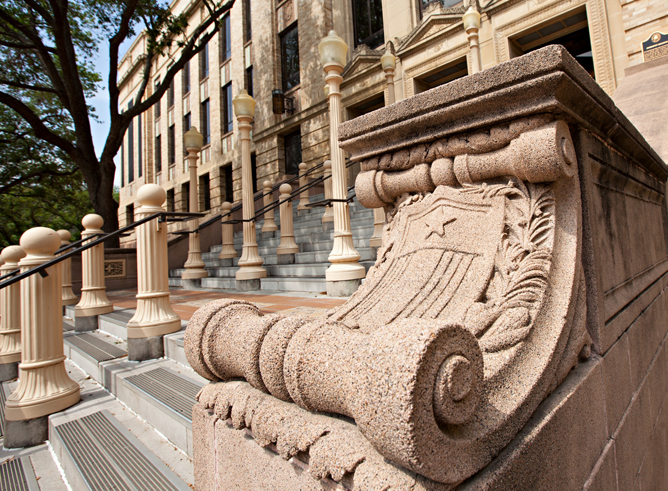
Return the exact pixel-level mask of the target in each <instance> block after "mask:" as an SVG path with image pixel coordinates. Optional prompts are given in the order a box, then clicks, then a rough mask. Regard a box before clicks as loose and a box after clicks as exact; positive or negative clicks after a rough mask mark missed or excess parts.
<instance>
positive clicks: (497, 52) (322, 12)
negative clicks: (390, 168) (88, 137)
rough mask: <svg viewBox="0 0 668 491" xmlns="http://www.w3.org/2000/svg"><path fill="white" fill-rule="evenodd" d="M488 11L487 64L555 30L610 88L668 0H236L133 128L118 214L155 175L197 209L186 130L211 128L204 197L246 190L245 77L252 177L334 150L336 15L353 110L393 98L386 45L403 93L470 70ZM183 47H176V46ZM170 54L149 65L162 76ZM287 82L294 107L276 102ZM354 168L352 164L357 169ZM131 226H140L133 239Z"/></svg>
mask: <svg viewBox="0 0 668 491" xmlns="http://www.w3.org/2000/svg"><path fill="white" fill-rule="evenodd" d="M471 5H472V6H474V7H476V8H477V9H478V11H479V12H480V13H481V28H480V31H479V44H480V56H481V64H482V68H483V69H484V68H488V67H491V66H493V65H496V64H498V63H502V62H504V61H507V60H509V59H511V58H514V57H516V56H520V55H522V54H524V53H527V52H530V51H533V50H535V49H538V48H540V47H543V46H545V45H547V44H555V43H556V44H563V45H564V46H565V47H566V48H567V49H568V50H569V52H571V54H573V55H574V56H575V57H576V59H577V60H578V61H579V62H580V63H581V65H582V66H583V67H584V68H585V69H586V70H587V71H588V72H589V73H590V74H591V75H592V77H594V78H595V80H596V81H597V82H598V83H599V84H600V86H601V87H602V88H603V89H604V90H605V91H606V92H607V93H608V94H610V95H612V94H613V93H614V92H615V89H616V87H617V85H618V84H619V82H620V80H621V79H622V78H623V77H624V73H625V69H626V68H628V67H631V66H634V65H638V64H640V63H643V53H642V48H641V46H642V42H643V41H646V40H647V39H649V38H650V36H652V34H653V33H656V32H663V33H666V32H668V2H665V1H664V0H490V1H486V2H484V1H483V2H481V3H476V0H464V1H457V0H436V1H434V0H432V1H429V0H252V1H251V0H237V1H236V2H235V4H234V7H233V8H232V9H231V11H230V13H229V14H228V15H227V16H226V17H225V18H224V19H223V20H222V21H221V30H220V33H219V34H218V35H216V36H214V38H213V39H212V40H211V41H210V42H209V44H208V46H207V48H206V49H205V50H204V51H202V52H201V53H200V54H198V55H196V56H195V57H194V58H193V59H192V60H191V61H190V63H189V64H188V66H186V68H185V69H183V70H182V73H181V75H180V76H177V77H175V79H174V81H173V83H172V85H171V87H170V89H169V90H168V92H167V93H166V94H165V96H164V97H163V98H162V100H161V102H160V104H159V105H156V106H154V107H153V109H152V110H150V111H147V112H146V113H144V114H142V115H141V117H137V118H136V119H135V121H133V123H132V124H131V126H130V127H129V128H128V131H127V134H126V135H125V138H124V141H123V145H122V148H121V151H120V152H119V156H118V157H117V165H119V166H120V172H121V191H120V208H119V218H120V225H121V226H123V225H125V224H127V223H130V222H131V221H133V213H134V207H135V200H136V194H137V190H138V189H139V187H141V185H143V184H145V183H150V182H154V183H157V184H160V185H161V186H163V187H164V188H165V189H166V191H167V207H168V209H169V210H174V211H188V194H189V184H188V180H189V176H188V169H187V163H186V159H185V158H184V157H185V149H184V146H183V134H184V133H185V131H187V130H188V129H189V127H190V126H191V125H192V126H196V127H197V128H198V129H199V130H200V132H201V133H202V134H203V135H204V147H203V149H202V157H201V160H200V163H199V167H198V175H199V210H193V211H205V212H207V213H216V212H218V211H219V210H220V206H221V204H222V203H223V202H224V201H230V202H236V201H239V200H240V199H241V156H240V153H239V147H240V145H239V140H238V132H237V130H236V125H237V123H236V121H235V119H234V115H233V111H232V99H233V97H235V96H236V95H237V94H238V93H239V91H240V90H241V89H246V90H247V91H248V92H249V93H250V94H251V95H252V96H253V97H254V98H255V100H256V102H257V105H256V116H255V121H254V126H253V135H252V136H253V138H252V140H253V142H252V146H251V152H252V164H253V177H254V185H255V188H256V189H257V188H258V187H261V183H262V182H263V181H265V180H267V179H269V180H271V181H273V182H277V181H278V180H279V179H281V178H282V177H283V176H284V175H286V174H287V175H294V174H296V173H297V172H298V165H299V163H300V162H304V163H306V164H307V166H308V167H309V168H310V167H311V166H313V165H315V164H317V163H320V162H322V161H324V160H326V159H328V158H329V114H328V104H327V100H326V98H325V92H324V86H325V81H324V78H325V77H324V72H323V70H322V66H321V64H320V56H319V52H318V43H319V42H320V40H321V39H322V38H323V37H324V36H326V35H327V33H328V32H329V30H331V29H334V30H335V31H336V32H337V33H338V34H339V35H340V36H341V37H343V39H344V40H345V41H346V43H347V44H348V46H349V52H348V64H347V66H346V68H345V70H344V72H343V78H344V82H343V84H342V86H341V91H342V111H343V114H342V119H343V120H344V121H345V120H349V119H352V118H355V117H358V116H360V115H362V114H366V113H368V112H371V111H373V110H375V109H377V108H379V107H382V106H384V105H386V101H387V81H386V78H385V74H384V72H383V70H382V68H381V64H380V57H381V55H382V54H383V53H384V52H385V50H386V49H391V50H393V52H394V53H395V55H396V57H397V66H396V73H395V81H394V85H395V93H396V99H397V100H401V99H404V98H408V97H411V96H412V95H414V94H416V93H419V92H423V91H426V90H429V89H431V88H433V87H436V86H439V85H442V84H445V83H448V82H450V81H452V80H454V79H456V78H459V77H463V76H465V75H467V74H468V73H471V71H472V66H471V52H470V50H471V48H470V44H469V40H468V38H467V34H466V32H465V30H464V27H463V23H462V15H463V13H464V12H465V11H466V9H467V8H468V7H469V6H471ZM171 9H172V11H173V12H175V13H181V12H185V13H186V15H187V16H188V18H189V19H190V28H191V29H194V28H195V27H196V26H197V25H198V24H199V23H200V22H201V20H202V18H203V16H205V15H207V14H206V10H205V9H204V8H203V7H202V5H201V3H200V2H197V1H187V0H174V2H173V3H172V5H171ZM145 42H146V40H145V38H144V36H143V34H140V35H139V36H138V37H137V38H136V39H135V41H134V43H133V44H132V46H131V47H130V48H129V50H128V51H127V53H126V54H125V56H124V57H123V59H122V60H121V62H120V64H119V85H120V90H121V105H122V106H121V109H125V108H127V107H129V106H131V105H132V104H133V97H134V95H135V92H136V90H137V88H138V86H139V83H140V81H141V76H142V74H141V70H142V69H143V68H142V67H143V63H142V62H143V53H144V51H145ZM174 54H175V52H173V53H172V56H173V55H174ZM171 59H172V58H171V57H168V56H162V57H160V58H159V59H157V60H156V62H155V63H154V64H153V67H152V73H151V80H152V83H151V84H150V87H152V86H155V84H157V83H159V81H160V77H161V76H164V73H165V72H166V71H167V69H168V67H169V65H170V63H171ZM275 91H281V92H282V94H283V95H284V97H285V112H284V113H282V114H275V112H274V108H273V105H272V94H273V93H275ZM351 177H354V176H351ZM126 240H130V241H131V240H132V238H129V239H126Z"/></svg>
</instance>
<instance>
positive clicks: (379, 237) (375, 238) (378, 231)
mask: <svg viewBox="0 0 668 491" xmlns="http://www.w3.org/2000/svg"><path fill="white" fill-rule="evenodd" d="M383 225H385V210H384V209H382V208H374V209H373V235H372V236H371V238H370V239H369V246H371V247H374V248H376V249H378V248H379V247H380V246H382V245H383Z"/></svg>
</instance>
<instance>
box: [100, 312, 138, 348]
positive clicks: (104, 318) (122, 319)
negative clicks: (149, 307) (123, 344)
mask: <svg viewBox="0 0 668 491" xmlns="http://www.w3.org/2000/svg"><path fill="white" fill-rule="evenodd" d="M133 315H134V310H132V311H128V310H127V309H118V310H114V311H113V312H111V313H109V314H102V315H100V316H99V317H98V326H99V330H100V331H104V332H106V333H108V334H111V335H112V336H115V337H117V338H119V339H124V340H127V338H128V322H129V321H130V319H131V318H132V316H133Z"/></svg>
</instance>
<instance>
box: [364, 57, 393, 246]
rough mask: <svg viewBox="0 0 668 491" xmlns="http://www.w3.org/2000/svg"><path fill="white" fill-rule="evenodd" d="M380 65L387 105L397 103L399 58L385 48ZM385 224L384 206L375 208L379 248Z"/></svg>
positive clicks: (375, 242) (374, 238) (375, 237)
mask: <svg viewBox="0 0 668 491" xmlns="http://www.w3.org/2000/svg"><path fill="white" fill-rule="evenodd" d="M380 66H381V67H382V68H383V71H384V72H385V78H386V79H387V105H388V106H389V105H391V104H394V103H395V96H394V69H395V67H396V66H397V59H396V57H395V56H394V55H393V54H392V51H390V50H389V49H386V50H385V53H384V54H383V56H381V57H380ZM384 224H385V210H384V209H383V208H374V209H373V236H372V237H371V239H369V245H370V246H371V247H375V248H378V247H380V246H382V245H383V225H384Z"/></svg>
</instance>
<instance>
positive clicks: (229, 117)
mask: <svg viewBox="0 0 668 491" xmlns="http://www.w3.org/2000/svg"><path fill="white" fill-rule="evenodd" d="M221 99H222V101H221V102H222V106H223V135H224V134H226V133H229V132H230V131H232V127H233V118H234V111H233V108H232V83H229V84H227V85H225V87H223V88H222V97H221Z"/></svg>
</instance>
